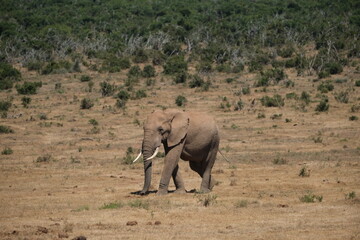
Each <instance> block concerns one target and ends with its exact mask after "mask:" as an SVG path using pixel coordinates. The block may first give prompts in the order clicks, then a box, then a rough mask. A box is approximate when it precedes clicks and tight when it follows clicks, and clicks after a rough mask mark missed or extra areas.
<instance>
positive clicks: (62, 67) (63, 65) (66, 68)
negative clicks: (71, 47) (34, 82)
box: [41, 61, 72, 75]
mask: <svg viewBox="0 0 360 240" xmlns="http://www.w3.org/2000/svg"><path fill="white" fill-rule="evenodd" d="M71 70H72V65H71V63H70V62H68V61H59V62H54V61H52V62H49V63H47V64H46V65H45V67H44V68H43V69H42V71H41V74H44V75H47V74H56V73H67V72H71Z"/></svg>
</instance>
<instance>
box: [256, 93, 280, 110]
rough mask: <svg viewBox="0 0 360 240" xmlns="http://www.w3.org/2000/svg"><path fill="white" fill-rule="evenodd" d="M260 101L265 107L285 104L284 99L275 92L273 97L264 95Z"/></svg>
mask: <svg viewBox="0 0 360 240" xmlns="http://www.w3.org/2000/svg"><path fill="white" fill-rule="evenodd" d="M260 101H261V104H262V105H263V106H265V107H283V106H284V105H285V102H284V99H283V98H282V97H281V96H280V95H279V94H275V95H274V96H273V97H269V96H264V97H262V98H261V99H260Z"/></svg>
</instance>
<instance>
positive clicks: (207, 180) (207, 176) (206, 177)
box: [200, 139, 219, 192]
mask: <svg viewBox="0 0 360 240" xmlns="http://www.w3.org/2000/svg"><path fill="white" fill-rule="evenodd" d="M218 148H219V141H218V140H216V139H215V140H213V143H212V146H211V148H210V151H209V153H208V155H207V157H206V159H205V161H203V162H202V164H201V172H202V173H203V174H202V181H201V186H200V191H201V192H210V191H211V190H212V188H213V187H214V185H215V183H216V181H215V179H214V178H213V177H212V176H211V170H212V168H213V166H214V163H215V160H216V155H217V152H218Z"/></svg>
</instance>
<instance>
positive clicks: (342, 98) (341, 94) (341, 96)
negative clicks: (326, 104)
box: [335, 91, 349, 103]
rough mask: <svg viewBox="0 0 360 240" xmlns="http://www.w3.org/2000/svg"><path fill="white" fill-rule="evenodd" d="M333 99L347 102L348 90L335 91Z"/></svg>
mask: <svg viewBox="0 0 360 240" xmlns="http://www.w3.org/2000/svg"><path fill="white" fill-rule="evenodd" d="M335 99H336V101H338V102H341V103H348V102H349V91H341V92H339V93H335Z"/></svg>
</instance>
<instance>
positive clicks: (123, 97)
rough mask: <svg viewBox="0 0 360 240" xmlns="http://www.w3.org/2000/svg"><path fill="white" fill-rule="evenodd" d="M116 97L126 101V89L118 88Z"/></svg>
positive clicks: (128, 97)
mask: <svg viewBox="0 0 360 240" xmlns="http://www.w3.org/2000/svg"><path fill="white" fill-rule="evenodd" d="M116 97H117V98H118V99H120V100H124V101H127V100H129V99H130V94H129V92H128V91H126V90H120V91H119V93H118V94H117V95H116Z"/></svg>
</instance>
